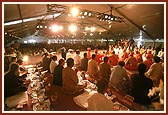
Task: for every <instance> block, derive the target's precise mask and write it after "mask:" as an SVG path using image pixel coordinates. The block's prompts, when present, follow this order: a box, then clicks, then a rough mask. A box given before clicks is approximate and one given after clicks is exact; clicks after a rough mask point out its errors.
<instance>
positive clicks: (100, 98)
mask: <svg viewBox="0 0 168 115" xmlns="http://www.w3.org/2000/svg"><path fill="white" fill-rule="evenodd" d="M96 86H97V88H98V89H97V91H98V92H97V93H94V94H93V95H92V96H90V97H89V98H88V99H87V102H88V108H87V111H113V102H112V101H111V100H109V99H108V98H107V97H106V96H105V95H104V93H105V92H106V88H107V86H108V82H107V81H106V80H105V79H100V80H98V82H97V84H96Z"/></svg>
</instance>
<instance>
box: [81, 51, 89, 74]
mask: <svg viewBox="0 0 168 115" xmlns="http://www.w3.org/2000/svg"><path fill="white" fill-rule="evenodd" d="M80 66H81V70H82V71H87V68H88V58H87V53H84V57H83V58H82V59H81V65H80Z"/></svg>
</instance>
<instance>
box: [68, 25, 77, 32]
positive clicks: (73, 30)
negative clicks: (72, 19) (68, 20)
mask: <svg viewBox="0 0 168 115" xmlns="http://www.w3.org/2000/svg"><path fill="white" fill-rule="evenodd" d="M76 30H77V26H76V25H73V24H72V25H70V26H69V31H71V32H76Z"/></svg>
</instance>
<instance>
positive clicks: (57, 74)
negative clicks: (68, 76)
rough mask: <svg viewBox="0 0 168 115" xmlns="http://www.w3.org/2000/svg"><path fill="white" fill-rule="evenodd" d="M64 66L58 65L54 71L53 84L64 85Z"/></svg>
mask: <svg viewBox="0 0 168 115" xmlns="http://www.w3.org/2000/svg"><path fill="white" fill-rule="evenodd" d="M63 69H64V67H63V66H62V65H57V66H56V67H55V69H54V73H53V84H54V85H58V86H62V70H63Z"/></svg>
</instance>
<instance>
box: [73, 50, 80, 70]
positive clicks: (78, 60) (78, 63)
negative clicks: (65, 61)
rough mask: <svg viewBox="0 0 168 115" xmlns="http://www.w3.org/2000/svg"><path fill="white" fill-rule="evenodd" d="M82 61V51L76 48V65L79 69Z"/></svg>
mask: <svg viewBox="0 0 168 115" xmlns="http://www.w3.org/2000/svg"><path fill="white" fill-rule="evenodd" d="M80 63H81V57H80V51H79V50H76V55H75V56H74V64H75V65H74V66H75V67H76V68H77V69H78V68H79V67H80Z"/></svg>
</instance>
